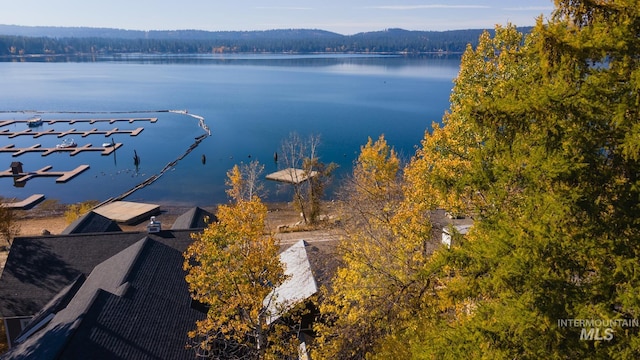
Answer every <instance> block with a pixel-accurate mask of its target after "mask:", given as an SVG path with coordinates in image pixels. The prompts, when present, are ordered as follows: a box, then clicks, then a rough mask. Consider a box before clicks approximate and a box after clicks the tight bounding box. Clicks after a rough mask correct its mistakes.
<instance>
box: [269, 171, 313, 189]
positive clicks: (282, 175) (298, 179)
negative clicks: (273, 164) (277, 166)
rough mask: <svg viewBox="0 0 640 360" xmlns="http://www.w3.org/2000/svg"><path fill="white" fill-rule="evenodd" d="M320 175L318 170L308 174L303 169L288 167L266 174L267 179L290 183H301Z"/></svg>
mask: <svg viewBox="0 0 640 360" xmlns="http://www.w3.org/2000/svg"><path fill="white" fill-rule="evenodd" d="M316 175H318V172H317V171H312V172H311V174H307V173H306V172H305V171H304V170H302V169H294V168H286V169H283V170H280V171H276V172H274V173H271V174H269V175H267V176H266V178H267V180H273V181H280V182H285V183H289V184H295V185H297V184H300V183H302V182H305V181H307V180H309V178H311V177H314V176H316Z"/></svg>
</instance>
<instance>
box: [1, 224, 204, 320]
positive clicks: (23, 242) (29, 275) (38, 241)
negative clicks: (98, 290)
mask: <svg viewBox="0 0 640 360" xmlns="http://www.w3.org/2000/svg"><path fill="white" fill-rule="evenodd" d="M190 234H191V231H188V230H184V231H181V230H172V231H167V230H165V231H161V232H159V233H155V234H147V233H146V232H112V233H91V234H70V235H51V236H36V237H18V238H15V239H14V241H13V243H12V245H11V249H10V251H9V256H8V257H7V262H6V264H5V268H4V271H3V273H2V277H0V315H1V316H2V317H5V318H10V317H24V316H29V317H30V316H33V315H35V314H37V313H38V312H39V311H40V310H41V309H42V308H43V307H44V306H45V305H46V304H47V303H48V302H49V301H50V300H51V299H53V298H54V297H55V296H56V295H57V294H58V293H59V292H60V291H61V290H62V289H64V288H65V287H66V286H68V285H70V284H71V283H73V282H74V281H75V280H76V279H77V278H78V277H79V276H80V275H83V276H85V277H86V276H89V274H90V273H91V272H92V271H93V269H94V268H95V267H96V266H97V265H98V264H100V263H102V262H104V261H105V260H107V259H109V258H110V257H112V256H114V255H115V254H117V253H119V252H120V251H122V250H124V249H126V248H127V247H129V246H131V245H133V244H134V243H136V242H137V241H139V240H141V239H143V238H145V237H148V238H150V239H152V240H155V241H158V242H160V243H162V244H165V245H167V246H169V247H171V248H174V249H176V250H178V251H179V252H183V251H184V250H186V248H187V246H188V245H189V244H191V242H192V241H193V240H192V239H191V237H190Z"/></svg>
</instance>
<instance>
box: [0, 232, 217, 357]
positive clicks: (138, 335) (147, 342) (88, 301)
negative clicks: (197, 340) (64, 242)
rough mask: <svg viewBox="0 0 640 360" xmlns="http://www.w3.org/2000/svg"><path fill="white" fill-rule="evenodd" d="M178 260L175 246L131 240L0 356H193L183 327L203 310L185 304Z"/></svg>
mask: <svg viewBox="0 0 640 360" xmlns="http://www.w3.org/2000/svg"><path fill="white" fill-rule="evenodd" d="M182 262H183V256H182V250H178V249H176V248H175V247H173V246H171V245H167V244H165V243H164V242H163V241H162V240H160V238H154V237H151V236H150V237H145V238H143V239H141V240H138V241H137V242H135V243H133V244H132V245H130V246H128V247H127V248H125V249H123V250H122V251H120V252H118V253H117V254H115V255H114V256H112V257H110V258H108V259H106V260H105V261H103V262H102V263H100V264H99V265H97V266H96V267H95V269H94V270H93V271H92V272H91V274H90V275H89V276H88V277H87V279H86V281H84V283H83V284H82V286H81V287H79V288H78V289H77V291H76V292H75V295H74V296H73V298H72V299H71V300H70V301H69V302H68V304H67V305H66V306H65V307H64V308H63V309H59V311H58V312H57V314H56V315H55V317H53V318H52V319H51V321H50V322H49V323H48V325H46V327H45V328H43V329H42V330H40V331H39V332H36V333H34V334H33V335H32V336H31V337H30V338H28V339H26V340H25V341H24V342H23V343H22V344H20V345H18V346H16V347H14V348H13V349H11V350H10V352H9V353H7V354H6V355H5V356H4V357H3V359H27V358H37V359H79V358H87V359H114V358H117V359H192V358H194V353H193V351H192V350H186V349H185V345H186V344H187V343H188V338H187V332H188V331H189V330H192V329H193V328H194V326H195V322H196V321H197V320H202V319H204V318H205V316H206V314H205V313H202V312H199V311H197V310H195V309H194V308H192V307H191V297H190V295H189V290H188V286H187V284H186V282H185V281H184V276H185V273H184V271H183V270H182ZM71 288H73V286H72V287H71ZM71 291H72V290H71V289H70V288H67V289H64V291H63V293H64V294H68V293H69V292H71ZM62 297H66V295H63V296H62ZM51 309H52V310H54V309H53V308H51Z"/></svg>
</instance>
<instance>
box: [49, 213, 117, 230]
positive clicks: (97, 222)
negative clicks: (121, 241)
mask: <svg viewBox="0 0 640 360" xmlns="http://www.w3.org/2000/svg"><path fill="white" fill-rule="evenodd" d="M114 231H122V229H121V228H120V226H118V224H117V223H116V222H115V221H113V220H111V219H109V218H107V217H104V216H102V215H100V214H98V213H96V212H94V211H89V212H88V213H86V214H84V215H82V216H81V217H79V218H78V219H77V220H76V221H74V222H72V223H71V224H69V226H67V227H66V228H65V229H64V230H62V233H61V234H63V235H69V234H82V233H98V232H114Z"/></svg>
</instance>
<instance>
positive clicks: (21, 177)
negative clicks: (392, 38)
mask: <svg viewBox="0 0 640 360" xmlns="http://www.w3.org/2000/svg"><path fill="white" fill-rule="evenodd" d="M52 168H53V167H52V166H51V165H47V166H45V167H43V168H42V169H40V170H36V171H29V172H21V173H17V174H16V173H14V172H13V171H12V169H9V170H5V171H1V172H0V177H12V178H14V179H15V182H16V183H24V182H27V181H29V180H31V179H32V178H34V177H42V176H57V177H58V178H57V179H56V182H57V183H65V182H67V181H69V180H71V179H73V178H74V177H76V176H78V175H80V174H81V173H82V172H84V171H85V170H87V169H89V165H80V166H78V167H77V168H75V169H73V170H70V171H49V170H51V169H52Z"/></svg>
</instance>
